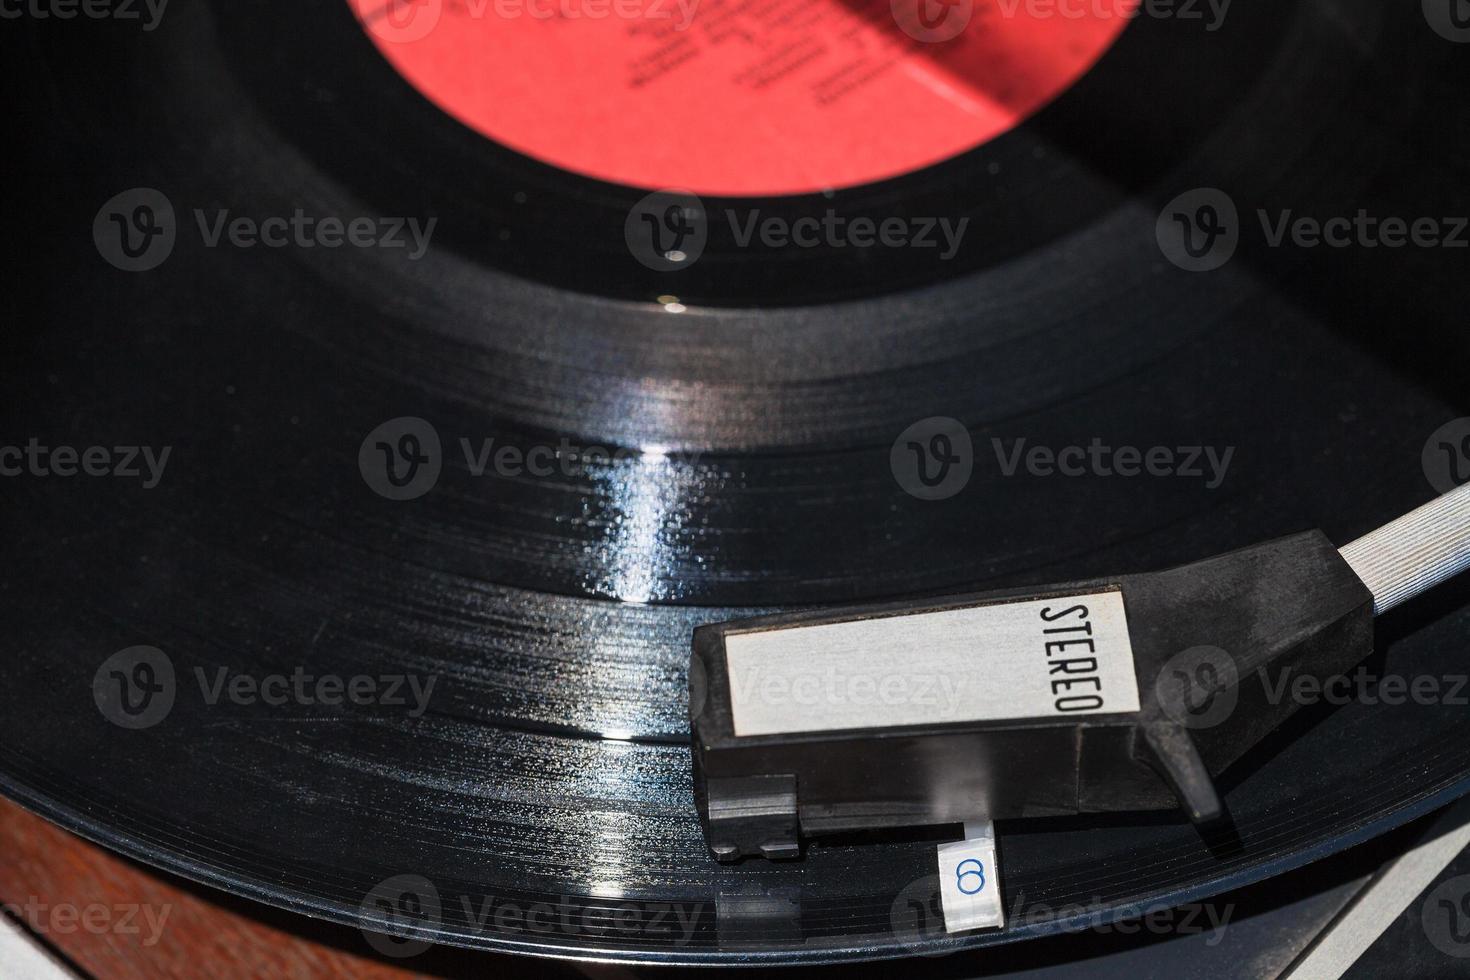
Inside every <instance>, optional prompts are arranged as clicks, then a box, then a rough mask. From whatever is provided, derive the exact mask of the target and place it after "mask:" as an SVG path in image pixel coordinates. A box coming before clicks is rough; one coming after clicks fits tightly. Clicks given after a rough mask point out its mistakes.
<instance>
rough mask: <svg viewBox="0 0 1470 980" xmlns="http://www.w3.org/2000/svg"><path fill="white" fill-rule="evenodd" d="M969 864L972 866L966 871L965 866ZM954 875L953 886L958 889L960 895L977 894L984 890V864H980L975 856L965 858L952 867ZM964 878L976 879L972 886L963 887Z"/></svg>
mask: <svg viewBox="0 0 1470 980" xmlns="http://www.w3.org/2000/svg"><path fill="white" fill-rule="evenodd" d="M970 864H973V865H974V867H973V868H971V869H970V870H968V871H966V870H965V866H966V865H970ZM954 877H955V887H957V888H958V889H959V890H960V894H962V895H978V894H979V893H980V892H982V891H984V890H985V865H983V864H981V863H980V862H979V861H978V860H976V859H975V858H966V859H965V860H963V861H961V862H960V863H959V865H958V866H957V867H956V868H955V869H954ZM966 878H972V879H977V883H976V884H975V885H974V887H972V888H967V887H965V879H966Z"/></svg>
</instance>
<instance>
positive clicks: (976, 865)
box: [938, 820, 1005, 932]
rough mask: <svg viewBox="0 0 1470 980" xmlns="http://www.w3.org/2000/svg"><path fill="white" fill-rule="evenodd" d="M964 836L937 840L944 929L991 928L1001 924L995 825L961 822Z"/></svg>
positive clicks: (1003, 919)
mask: <svg viewBox="0 0 1470 980" xmlns="http://www.w3.org/2000/svg"><path fill="white" fill-rule="evenodd" d="M965 838H966V839H965V840H962V841H956V842H955V843H953V844H940V845H939V851H938V857H939V900H940V905H941V907H942V908H943V909H944V930H945V932H966V931H968V930H971V929H995V928H999V927H1000V926H1003V925H1005V911H1004V910H1003V909H1002V908H1001V903H1000V869H999V868H998V867H997V866H996V861H995V827H994V825H993V824H991V823H990V821H988V820H986V821H981V822H972V823H967V824H965Z"/></svg>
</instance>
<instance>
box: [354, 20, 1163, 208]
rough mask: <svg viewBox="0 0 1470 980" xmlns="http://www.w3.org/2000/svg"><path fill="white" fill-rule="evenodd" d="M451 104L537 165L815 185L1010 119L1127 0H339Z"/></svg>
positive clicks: (759, 184)
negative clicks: (534, 161)
mask: <svg viewBox="0 0 1470 980" xmlns="http://www.w3.org/2000/svg"><path fill="white" fill-rule="evenodd" d="M349 2H350V3H351V4H352V6H353V8H354V10H355V12H356V14H357V17H358V19H359V20H360V21H361V23H362V24H363V26H364V28H365V29H366V30H367V32H368V35H369V36H370V37H371V38H372V39H373V41H374V43H375V44H376V45H377V47H378V49H379V50H380V51H381V52H382V53H383V55H384V56H385V57H386V58H387V59H388V61H389V62H391V63H392V65H393V66H394V68H396V69H397V70H398V72H399V73H401V74H402V75H403V76H404V77H405V78H406V79H408V81H409V82H410V83H412V84H413V85H414V86H415V87H416V88H417V89H418V90H419V91H420V92H422V93H423V94H424V95H425V96H426V97H427V98H428V99H430V100H431V101H432V102H434V103H435V104H436V105H438V106H439V107H440V108H441V109H443V110H444V111H445V112H447V113H449V114H450V115H451V116H453V117H455V118H456V119H458V120H460V121H461V122H463V123H464V124H466V125H467V126H469V127H471V128H473V129H475V130H477V131H478V132H480V133H482V134H483V135H485V136H487V137H489V138H491V139H493V140H496V141H497V142H499V143H502V144H504V145H506V146H509V147H511V148H512V149H515V150H518V151H520V152H521V153H524V154H527V155H528V156H531V157H534V158H536V159H538V160H541V161H543V162H545V163H549V164H552V165H553V166H557V167H561V168H563V169H566V170H569V171H573V172H575V173H580V174H583V175H585V176H589V177H596V178H600V179H602V180H608V181H613V182H616V183H621V184H628V185H632V186H635V187H645V188H654V189H662V188H669V187H677V188H681V189H685V190H689V191H693V192H694V193H697V194H708V195H716V196H721V195H730V196H742V195H748V196H763V195H778V194H798V193H810V192H814V191H822V190H828V189H834V188H839V187H847V186H852V185H855V184H863V183H868V182H870V181H875V180H881V179H883V178H887V177H894V176H898V175H900V174H905V173H909V172H911V171H914V170H917V169H919V168H921V167H925V166H928V165H930V164H934V163H937V162H940V161H942V160H945V159H948V158H950V157H952V156H954V155H956V154H958V153H962V152H964V151H966V150H969V149H973V148H974V147H976V146H979V145H980V144H982V143H985V142H986V141H988V140H991V139H994V138H995V137H997V136H999V135H1001V134H1003V133H1005V132H1007V131H1008V130H1010V129H1011V128H1013V127H1014V126H1016V125H1017V124H1018V123H1020V122H1021V121H1023V120H1024V119H1026V118H1027V117H1029V116H1030V115H1032V114H1033V113H1035V112H1036V111H1037V110H1038V109H1040V108H1041V107H1042V106H1044V105H1045V104H1046V103H1048V102H1050V101H1051V100H1052V99H1054V98H1056V97H1057V96H1058V95H1060V94H1061V93H1062V92H1064V91H1065V90H1066V89H1067V88H1068V87H1069V86H1070V85H1072V84H1073V83H1074V82H1075V81H1076V80H1077V79H1078V78H1079V77H1080V76H1081V75H1082V74H1083V73H1085V72H1086V71H1087V70H1088V69H1089V68H1091V67H1092V66H1093V64H1095V63H1096V62H1097V60H1098V59H1099V58H1100V57H1102V55H1103V54H1104V53H1105V52H1106V51H1107V49H1108V47H1109V46H1110V45H1111V44H1112V43H1113V41H1114V40H1115V39H1116V38H1117V37H1118V35H1119V34H1120V33H1121V32H1122V30H1123V29H1124V28H1125V27H1126V26H1127V24H1128V23H1129V21H1130V19H1131V18H1132V17H1133V16H1134V15H1135V14H1136V13H1137V0H349Z"/></svg>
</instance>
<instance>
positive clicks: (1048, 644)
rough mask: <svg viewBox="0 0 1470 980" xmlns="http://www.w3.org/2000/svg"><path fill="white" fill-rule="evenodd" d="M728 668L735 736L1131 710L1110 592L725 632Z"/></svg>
mask: <svg viewBox="0 0 1470 980" xmlns="http://www.w3.org/2000/svg"><path fill="white" fill-rule="evenodd" d="M725 660H726V666H727V669H728V672H729V681H730V709H731V713H732V715H733V718H734V728H735V734H736V735H737V736H749V735H778V734H792V733H797V732H826V731H839V730H845V729H861V728H897V727H904V726H910V725H942V724H953V723H957V722H972V721H1006V720H1012V719H1019V718H1057V717H1062V718H1066V717H1082V716H1086V715H1097V714H1115V713H1119V712H1131V711H1137V710H1138V680H1137V675H1136V674H1135V673H1134V668H1133V646H1132V644H1131V643H1130V642H1129V638H1128V619H1127V616H1126V615H1125V613H1124V610H1123V594H1122V592H1120V591H1118V590H1116V589H1114V590H1111V591H1105V592H1093V593H1087V594H1083V595H1065V596H1055V597H1050V598H1045V599H1021V600H1017V601H1007V602H993V603H989V604H986V605H980V606H967V607H964V608H956V609H937V610H933V611H929V612H921V613H906V614H898V615H890V616H880V617H873V618H868V619H855V620H847V621H843V622H835V623H821V624H818V625H814V626H789V627H785V628H779V629H769V630H754V631H751V632H744V633H731V634H729V635H727V636H726V637H725Z"/></svg>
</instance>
